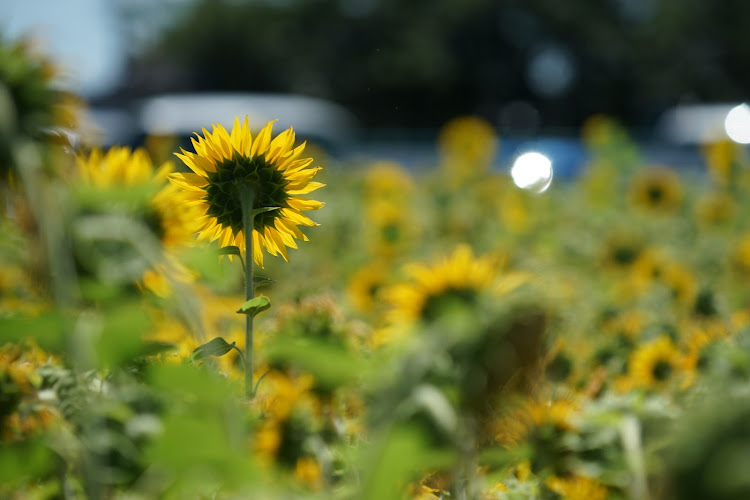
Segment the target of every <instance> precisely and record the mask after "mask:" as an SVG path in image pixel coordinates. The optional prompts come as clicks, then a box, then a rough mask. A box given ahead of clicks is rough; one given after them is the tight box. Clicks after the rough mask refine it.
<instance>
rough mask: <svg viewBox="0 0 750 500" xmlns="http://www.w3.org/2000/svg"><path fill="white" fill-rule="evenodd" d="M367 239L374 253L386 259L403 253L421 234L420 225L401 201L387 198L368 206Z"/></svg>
mask: <svg viewBox="0 0 750 500" xmlns="http://www.w3.org/2000/svg"><path fill="white" fill-rule="evenodd" d="M367 221H368V223H367V235H366V237H367V240H368V243H369V247H370V249H371V251H372V253H373V254H374V255H376V256H378V257H381V258H384V259H390V258H393V257H396V256H398V255H403V254H404V253H405V252H406V251H407V250H408V249H409V248H410V247H412V245H413V243H414V241H415V240H416V239H417V237H418V235H419V226H418V224H417V223H416V221H414V220H413V219H411V218H410V217H409V215H408V213H405V211H404V206H403V204H401V203H394V202H393V201H387V200H385V199H381V200H377V201H373V202H371V203H369V204H368V206H367Z"/></svg>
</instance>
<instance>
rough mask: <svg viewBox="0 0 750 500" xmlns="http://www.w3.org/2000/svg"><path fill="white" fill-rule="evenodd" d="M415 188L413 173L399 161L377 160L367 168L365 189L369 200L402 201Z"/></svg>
mask: <svg viewBox="0 0 750 500" xmlns="http://www.w3.org/2000/svg"><path fill="white" fill-rule="evenodd" d="M413 189H414V181H413V179H412V176H411V174H410V173H409V172H408V171H407V170H406V169H405V168H404V167H402V166H401V165H400V164H399V163H396V162H393V161H377V162H375V163H372V164H371V165H370V166H369V167H368V168H367V173H366V176H365V185H364V190H365V198H366V199H367V200H368V201H378V200H384V201H392V202H402V201H404V200H406V197H407V196H408V195H409V193H410V192H411V191H412V190H413Z"/></svg>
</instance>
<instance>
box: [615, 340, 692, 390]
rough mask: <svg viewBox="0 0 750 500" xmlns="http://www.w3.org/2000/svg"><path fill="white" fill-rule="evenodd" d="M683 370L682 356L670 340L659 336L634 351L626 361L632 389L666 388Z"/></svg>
mask: <svg viewBox="0 0 750 500" xmlns="http://www.w3.org/2000/svg"><path fill="white" fill-rule="evenodd" d="M682 368H683V356H682V354H681V353H680V351H679V350H678V349H677V347H676V346H675V345H674V344H673V343H672V340H671V339H670V338H669V337H667V336H661V337H659V338H657V339H655V340H653V341H651V342H649V343H648V344H645V345H643V346H642V347H640V348H639V349H637V350H635V351H634V352H633V353H632V354H631V356H630V359H629V361H628V378H629V380H630V382H631V383H632V385H633V386H634V387H645V388H648V389H654V388H659V387H664V386H666V385H667V384H668V383H669V381H671V380H674V378H675V376H676V375H677V374H678V372H679V371H680V370H682Z"/></svg>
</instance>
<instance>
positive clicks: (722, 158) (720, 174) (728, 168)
mask: <svg viewBox="0 0 750 500" xmlns="http://www.w3.org/2000/svg"><path fill="white" fill-rule="evenodd" d="M739 153H740V147H739V146H738V145H737V143H735V142H734V141H731V140H729V139H725V140H723V141H717V142H712V143H709V144H706V145H705V146H704V147H703V157H704V158H705V160H706V166H707V167H708V173H709V175H710V176H711V178H712V179H713V180H714V182H716V184H717V185H718V186H721V187H726V186H728V185H729V183H730V181H731V178H732V175H733V168H734V169H736V168H737V166H738V165H737V163H738V162H737V160H738V157H739Z"/></svg>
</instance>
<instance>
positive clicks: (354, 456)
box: [0, 44, 750, 500]
mask: <svg viewBox="0 0 750 500" xmlns="http://www.w3.org/2000/svg"><path fill="white" fill-rule="evenodd" d="M54 71H55V70H54V67H53V66H52V65H51V64H49V63H48V62H46V61H45V60H43V59H41V58H40V57H38V56H37V55H35V54H34V53H33V51H32V50H30V48H29V46H27V45H24V44H3V45H0V226H1V229H2V235H3V236H2V238H1V239H0V498H9V499H47V498H64V499H79V498H91V499H100V498H103V499H110V498H111V499H128V500H133V499H150V498H205V499H220V498H255V499H288V498H299V499H315V498H317V499H366V500H370V499H372V500H383V499H401V498H403V499H421V500H426V499H460V500H470V499H482V500H490V499H498V500H500V499H550V500H552V499H568V500H606V499H610V500H615V499H639V500H642V499H653V500H658V499H664V500H667V499H669V500H672V499H693V498H695V499H709V498H710V499H747V498H750V474H748V472H747V471H748V467H750V218H748V217H746V216H745V215H746V214H748V213H750V197H749V196H747V194H748V193H750V169H749V168H748V167H750V161H749V160H748V157H747V155H746V151H745V150H743V149H742V148H740V147H739V146H737V145H735V144H734V143H731V142H722V143H716V144H710V145H707V146H706V148H705V150H704V151H703V157H704V158H705V169H703V170H702V171H693V170H691V171H686V170H685V169H680V165H649V164H647V163H646V162H645V161H644V160H643V159H642V158H641V156H640V154H639V151H638V148H637V147H636V144H635V142H634V141H633V140H632V139H631V138H630V137H629V136H628V134H627V132H626V131H625V129H623V128H622V127H620V126H618V124H617V123H615V122H614V121H613V120H610V119H607V118H605V117H594V118H592V119H590V120H589V121H588V122H587V124H586V126H585V127H584V128H583V130H582V131H581V134H582V140H583V142H584V144H585V145H586V147H587V149H588V155H589V158H590V161H589V163H588V165H586V166H585V168H584V170H583V172H582V173H581V175H579V176H578V177H576V178H575V179H573V180H564V181H558V180H556V181H555V182H553V183H552V184H550V183H549V182H547V183H544V185H530V186H529V187H530V189H520V188H518V187H517V186H516V185H515V184H514V182H513V180H512V178H511V176H510V175H509V172H508V170H507V169H505V168H502V169H500V168H497V167H496V166H494V167H493V165H494V164H495V158H496V155H497V153H498V147H502V140H500V139H499V138H498V137H497V135H496V132H495V130H494V129H493V127H492V126H491V125H489V124H488V123H486V122H484V121H483V120H481V119H479V118H474V117H463V118H457V119H455V120H453V121H451V122H449V123H447V124H446V125H445V126H444V127H443V129H442V132H441V133H440V136H439V138H438V144H437V146H436V147H437V148H438V151H439V161H438V162H437V163H436V164H434V165H424V166H422V167H420V168H405V167H403V166H401V165H399V164H397V163H394V162H391V161H378V160H377V159H374V160H368V161H364V160H363V161H361V162H359V163H357V164H354V162H353V163H350V164H341V163H337V162H336V161H333V160H331V159H329V158H327V157H326V155H325V153H324V152H323V151H322V150H319V149H317V148H316V147H315V146H314V145H307V144H305V143H303V142H301V141H299V140H297V139H296V137H295V134H294V132H293V130H291V129H290V130H286V131H274V130H273V122H270V123H269V124H268V125H267V126H266V127H264V128H263V129H261V130H250V128H249V127H248V125H247V121H246V119H245V117H243V116H238V118H237V120H236V121H235V122H234V124H232V125H231V127H227V128H224V127H222V126H221V125H218V124H216V125H212V124H206V128H205V129H203V130H196V131H195V132H196V134H195V136H194V139H193V141H192V146H191V147H190V148H185V149H181V150H176V151H171V150H169V148H168V147H167V148H164V147H162V148H151V149H148V148H144V149H135V150H133V149H130V148H128V147H121V146H114V147H111V148H108V149H101V148H99V147H97V146H96V144H95V143H94V141H90V140H89V139H88V138H87V137H86V135H85V134H81V135H80V137H77V138H76V140H71V136H70V135H69V134H67V133H65V132H63V130H71V129H72V130H77V128H76V123H77V122H76V120H77V118H78V117H79V116H80V114H81V112H82V111H83V109H84V108H85V104H84V103H83V102H82V101H81V99H78V98H77V97H76V96H73V95H69V94H67V93H64V92H61V91H59V90H56V89H55V88H54V87H53V86H52V85H50V80H51V77H52V75H53V74H54ZM243 120H244V121H243ZM225 125H229V124H225ZM155 142H156V141H154V142H153V143H155ZM147 144H149V142H148V141H147Z"/></svg>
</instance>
